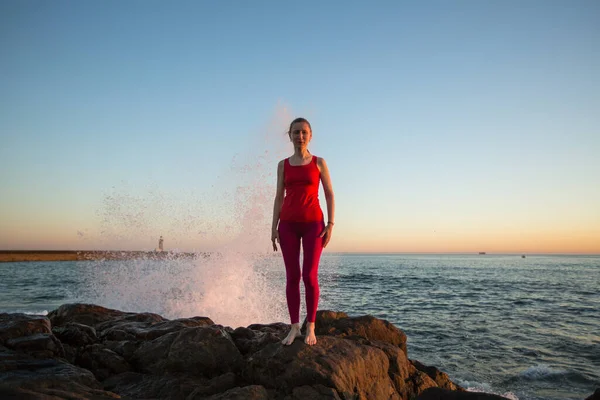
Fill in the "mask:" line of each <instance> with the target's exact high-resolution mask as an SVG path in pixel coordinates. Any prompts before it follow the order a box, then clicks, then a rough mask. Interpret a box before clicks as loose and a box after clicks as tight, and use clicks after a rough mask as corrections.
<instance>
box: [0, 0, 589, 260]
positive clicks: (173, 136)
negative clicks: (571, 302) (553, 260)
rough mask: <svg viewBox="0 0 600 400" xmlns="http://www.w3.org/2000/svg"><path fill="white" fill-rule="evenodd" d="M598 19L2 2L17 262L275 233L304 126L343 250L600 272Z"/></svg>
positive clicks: (7, 171)
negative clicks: (36, 255) (591, 258)
mask: <svg viewBox="0 0 600 400" xmlns="http://www.w3.org/2000/svg"><path fill="white" fill-rule="evenodd" d="M598 21H600V3H598V2H597V1H593V0H592V1H583V0H576V1H572V2H566V1H551V0H543V1H542V0H540V1H536V0H531V1H525V2H523V1H513V0H509V1H485V2H482V1H475V0H473V1H466V0H465V1H462V0H459V1H453V2H448V1H423V2H404V1H378V2H364V1H344V2H341V1H327V2H322V1H314V2H312V1H304V2H275V1H256V2H242V1H221V2H210V1H177V2H166V1H154V0H145V1H141V0H138V1H134V0H132V1H126V2H123V1H113V0H108V1H86V2H76V1H60V0H59V1H53V2H47V1H30V0H24V1H7V0H0V60H1V62H0V143H1V145H0V250H10V249H21V250H24V249H68V250H83V249H107V250H109V249H123V250H125V249H129V250H148V249H153V248H155V247H156V245H157V242H158V237H159V236H160V235H161V234H162V235H164V236H165V248H167V249H174V248H177V249H179V250H194V251H202V250H211V249H215V248H218V247H219V246H223V245H227V243H228V241H231V240H232V239H234V238H235V236H236V235H239V234H244V235H247V234H249V233H248V232H249V231H250V232H252V230H253V229H254V228H253V226H260V227H262V228H264V227H265V226H270V223H271V215H270V214H269V213H270V212H271V210H272V202H273V197H274V187H275V177H276V175H275V171H276V165H277V161H278V160H279V159H281V158H283V157H286V156H289V155H291V153H292V151H293V149H292V148H291V146H290V144H289V142H288V141H286V136H285V131H286V129H287V124H289V122H290V121H291V120H292V119H293V118H295V117H297V116H303V117H306V118H308V119H309V121H310V122H311V124H312V127H313V139H312V142H311V144H310V146H309V149H310V150H311V152H312V153H314V154H316V155H318V156H321V157H323V158H325V160H326V161H327V164H328V165H329V169H330V173H331V179H332V183H333V189H334V192H335V199H336V215H335V223H336V225H335V229H334V232H333V237H332V241H331V243H330V245H329V246H328V248H327V251H333V252H337V251H340V252H344V251H353V252H354V251H356V252H425V253H427V252H433V253H446V252H451V253H453V252H467V253H468V252H479V251H486V252H489V253H595V254H598V253H600V156H599V154H600V74H599V73H598V71H600V24H599V23H598ZM321 204H322V207H323V209H324V210H325V209H326V207H325V199H324V197H323V196H322V193H321ZM253 224H254V225H253ZM262 228H260V229H259V228H256V232H257V234H258V232H260V235H263V234H264V236H265V239H264V243H265V248H269V247H270V232H267V233H264V232H263V231H264V229H262ZM250 234H252V233H250Z"/></svg>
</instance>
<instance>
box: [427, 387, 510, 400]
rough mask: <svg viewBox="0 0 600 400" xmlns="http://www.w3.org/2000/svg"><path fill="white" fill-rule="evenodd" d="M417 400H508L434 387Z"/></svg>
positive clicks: (500, 397)
mask: <svg viewBox="0 0 600 400" xmlns="http://www.w3.org/2000/svg"><path fill="white" fill-rule="evenodd" d="M416 400H506V397H502V396H498V395H497V394H490V393H479V392H466V391H462V392H456V391H452V390H448V389H442V388H438V387H434V388H430V389H427V390H425V391H424V392H423V393H421V394H420V395H419V396H418V397H417V398H416Z"/></svg>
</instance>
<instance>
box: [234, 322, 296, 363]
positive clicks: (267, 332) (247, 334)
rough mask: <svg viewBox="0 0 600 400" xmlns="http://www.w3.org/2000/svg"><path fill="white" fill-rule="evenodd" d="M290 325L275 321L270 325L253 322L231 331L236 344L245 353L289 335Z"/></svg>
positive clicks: (254, 351)
mask: <svg viewBox="0 0 600 400" xmlns="http://www.w3.org/2000/svg"><path fill="white" fill-rule="evenodd" d="M289 330H290V325H287V324H283V323H280V322H278V323H275V324H269V325H259V324H253V325H250V326H248V327H247V328H244V327H239V328H237V329H236V330H235V331H233V332H232V333H231V337H232V338H233V341H234V342H235V345H236V346H237V348H238V349H239V351H240V353H242V354H243V355H249V354H253V353H256V352H257V351H259V350H260V349H262V348H263V347H265V346H267V345H268V344H271V343H277V342H279V341H281V340H283V338H284V337H285V336H286V335H287V333H288V332H289Z"/></svg>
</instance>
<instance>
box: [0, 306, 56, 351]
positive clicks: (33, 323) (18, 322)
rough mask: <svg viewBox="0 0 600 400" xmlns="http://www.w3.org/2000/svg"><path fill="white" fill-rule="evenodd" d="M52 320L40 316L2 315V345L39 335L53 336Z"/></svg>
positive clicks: (0, 331)
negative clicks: (13, 340)
mask: <svg viewBox="0 0 600 400" xmlns="http://www.w3.org/2000/svg"><path fill="white" fill-rule="evenodd" d="M50 326H51V325H50V320H49V319H48V318H46V317H42V316H38V315H26V314H6V313H2V314H0V344H5V343H6V342H7V341H8V340H11V339H16V338H21V337H24V336H30V335H34V334H37V333H44V334H52V330H51V329H50Z"/></svg>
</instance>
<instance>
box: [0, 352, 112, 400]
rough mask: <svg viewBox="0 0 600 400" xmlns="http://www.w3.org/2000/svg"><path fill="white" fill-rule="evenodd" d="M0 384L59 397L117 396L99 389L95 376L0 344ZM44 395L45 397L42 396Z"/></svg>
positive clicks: (26, 393) (62, 363) (12, 389)
mask: <svg viewBox="0 0 600 400" xmlns="http://www.w3.org/2000/svg"><path fill="white" fill-rule="evenodd" d="M0 386H1V387H4V388H5V389H4V390H5V392H6V393H8V392H10V391H13V392H17V393H19V392H22V394H23V398H24V397H25V396H32V397H31V398H36V397H35V396H37V395H42V396H57V397H59V398H92V397H94V398H116V397H118V396H117V395H116V394H114V393H110V392H105V391H104V390H102V388H101V385H100V383H99V382H98V381H97V380H96V379H95V378H94V375H93V374H92V373H91V372H90V371H88V370H86V369H83V368H78V367H76V366H74V365H71V364H69V363H67V362H65V361H62V360H57V359H39V358H34V357H32V356H30V355H27V354H24V353H20V352H16V351H14V350H10V349H7V348H6V347H3V346H0ZM41 398H46V397H41Z"/></svg>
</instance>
